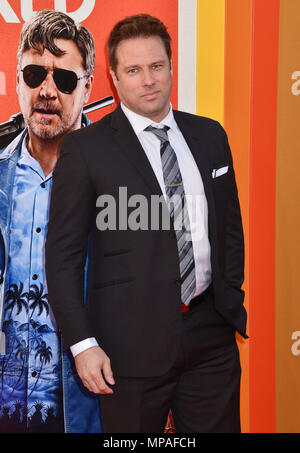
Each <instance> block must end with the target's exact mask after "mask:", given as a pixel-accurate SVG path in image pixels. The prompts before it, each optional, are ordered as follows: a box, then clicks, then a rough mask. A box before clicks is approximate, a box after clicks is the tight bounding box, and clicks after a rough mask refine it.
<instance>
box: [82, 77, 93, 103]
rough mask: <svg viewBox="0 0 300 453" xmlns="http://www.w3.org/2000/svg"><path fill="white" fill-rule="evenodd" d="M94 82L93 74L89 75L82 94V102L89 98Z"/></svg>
mask: <svg viewBox="0 0 300 453" xmlns="http://www.w3.org/2000/svg"><path fill="white" fill-rule="evenodd" d="M93 83H94V76H93V75H90V76H89V77H88V79H87V81H86V84H85V95H84V103H85V104H86V103H87V102H88V100H89V98H90V95H91V91H92V87H93Z"/></svg>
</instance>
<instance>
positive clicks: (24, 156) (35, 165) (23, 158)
mask: <svg viewBox="0 0 300 453" xmlns="http://www.w3.org/2000/svg"><path fill="white" fill-rule="evenodd" d="M27 137H28V133H27V134H26V135H24V138H23V143H22V147H21V154H20V159H19V161H18V165H25V166H27V167H30V168H32V169H33V170H34V171H35V172H36V173H38V174H39V176H40V177H41V178H42V179H43V180H45V181H47V180H48V179H49V178H51V177H52V172H51V173H49V175H48V176H47V178H45V175H44V172H43V170H42V167H41V166H40V164H39V162H38V161H37V160H36V159H34V157H32V155H31V154H30V152H29V151H28V148H27V145H26V142H27Z"/></svg>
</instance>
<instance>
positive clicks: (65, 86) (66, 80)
mask: <svg viewBox="0 0 300 453" xmlns="http://www.w3.org/2000/svg"><path fill="white" fill-rule="evenodd" d="M21 72H23V79H24V82H25V83H26V85H28V86H29V87H30V88H37V87H38V86H40V85H41V83H42V82H43V81H44V80H45V78H46V77H47V74H48V70H47V69H46V68H44V67H43V66H39V65H36V64H29V65H27V66H25V68H23V69H21ZM51 72H52V74H53V75H52V77H53V80H54V82H55V85H56V86H57V88H58V89H59V91H61V92H62V93H65V94H71V93H72V92H73V91H74V90H75V88H76V86H77V81H78V80H81V79H84V78H85V77H88V76H87V75H84V76H82V77H77V74H76V72H73V71H69V70H67V69H53V71H52V70H51Z"/></svg>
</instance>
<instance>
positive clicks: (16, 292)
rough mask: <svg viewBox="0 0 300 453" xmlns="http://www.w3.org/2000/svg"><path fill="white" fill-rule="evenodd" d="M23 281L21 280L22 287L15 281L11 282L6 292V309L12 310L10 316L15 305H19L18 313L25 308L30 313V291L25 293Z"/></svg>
mask: <svg viewBox="0 0 300 453" xmlns="http://www.w3.org/2000/svg"><path fill="white" fill-rule="evenodd" d="M23 287H24V285H23V283H22V282H20V287H19V286H18V285H16V284H15V283H13V284H11V285H10V287H9V289H8V290H7V291H6V294H5V303H6V304H7V305H6V307H5V309H6V310H9V309H10V310H11V311H10V318H11V317H12V312H13V309H14V308H15V307H17V313H16V314H17V315H18V314H20V313H21V311H22V309H23V308H24V309H25V311H26V313H28V293H27V292H24V293H23Z"/></svg>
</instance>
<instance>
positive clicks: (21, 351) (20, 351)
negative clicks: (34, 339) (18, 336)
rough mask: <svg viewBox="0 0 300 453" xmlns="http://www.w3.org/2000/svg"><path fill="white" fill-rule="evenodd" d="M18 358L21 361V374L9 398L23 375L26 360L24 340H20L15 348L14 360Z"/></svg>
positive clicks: (26, 352) (26, 353)
mask: <svg viewBox="0 0 300 453" xmlns="http://www.w3.org/2000/svg"><path fill="white" fill-rule="evenodd" d="M19 356H20V359H21V360H22V369H21V373H20V375H19V377H18V380H17V382H16V384H15V386H14V388H13V389H12V392H11V394H10V395H9V396H11V395H12V394H13V393H14V391H15V389H16V388H17V387H18V384H19V382H20V380H21V378H22V374H23V371H24V369H25V363H26V361H27V358H28V347H27V344H26V341H25V340H22V341H21V343H19V344H18V346H17V349H16V353H15V357H16V359H17V358H18V357H19Z"/></svg>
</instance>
